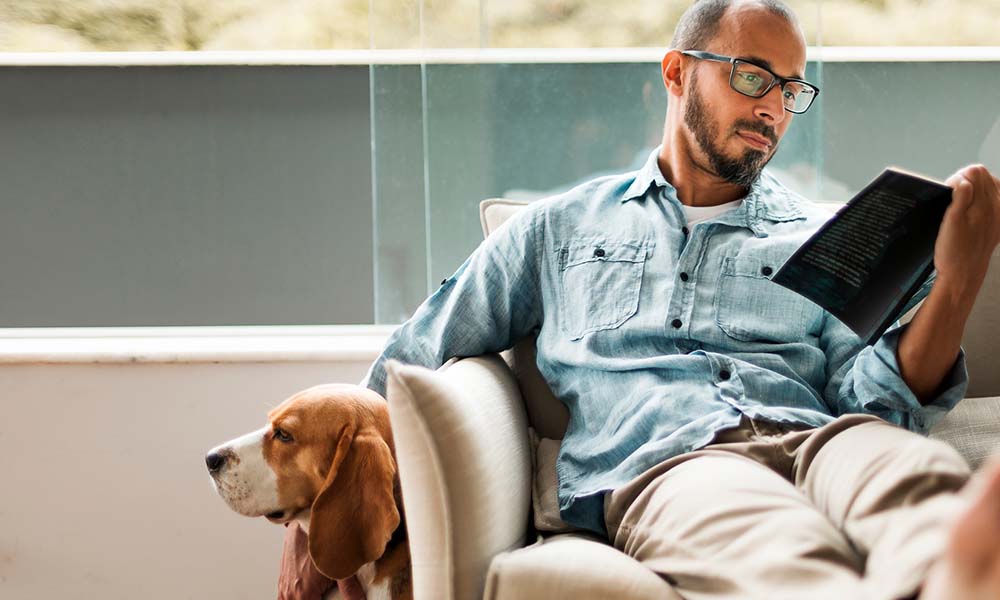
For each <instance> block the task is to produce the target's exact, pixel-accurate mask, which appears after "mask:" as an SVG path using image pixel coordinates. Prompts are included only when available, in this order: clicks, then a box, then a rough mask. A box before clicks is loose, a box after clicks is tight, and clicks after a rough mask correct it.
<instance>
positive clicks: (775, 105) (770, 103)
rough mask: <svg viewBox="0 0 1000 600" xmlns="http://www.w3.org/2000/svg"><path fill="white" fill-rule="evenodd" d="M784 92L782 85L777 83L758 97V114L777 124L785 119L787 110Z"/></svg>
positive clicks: (761, 117) (755, 111)
mask: <svg viewBox="0 0 1000 600" xmlns="http://www.w3.org/2000/svg"><path fill="white" fill-rule="evenodd" d="M783 94H784V91H782V89H781V86H779V85H776V86H774V87H773V88H771V89H770V90H768V91H767V93H766V94H764V95H763V96H761V97H760V98H758V99H757V108H756V109H755V110H754V113H755V114H756V116H757V117H758V118H760V119H765V120H767V121H770V122H771V123H775V124H777V123H781V122H782V121H783V120H785V117H786V114H787V111H786V110H785V101H784V99H783Z"/></svg>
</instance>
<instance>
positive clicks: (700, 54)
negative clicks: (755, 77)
mask: <svg viewBox="0 0 1000 600" xmlns="http://www.w3.org/2000/svg"><path fill="white" fill-rule="evenodd" d="M681 54H683V55H685V56H691V57H694V58H698V59H701V60H711V61H715V62H724V63H730V64H732V70H731V71H730V72H729V87H730V88H732V90H733V91H734V92H737V93H739V94H743V95H744V96H747V97H749V98H763V97H764V96H766V95H767V94H768V92H770V91H771V89H772V88H773V87H774V86H776V85H778V84H779V83H780V84H781V91H782V92H784V91H785V84H786V83H788V82H794V83H802V84H805V85H807V86H809V87H811V88H812V89H814V90H816V93H815V94H814V95H813V99H812V100H811V101H810V102H809V106H807V107H806V108H805V110H802V111H798V110H792V109H790V108H788V107H787V106H785V102H784V101H782V102H781V106H782V108H784V109H785V110H787V111H788V112H790V113H793V114H796V115H801V114H802V113H804V112H806V111H807V110H809V109H810V108H812V105H813V104H814V103H815V102H816V98H818V97H819V88H818V87H817V86H816V85H815V84H812V83H809V82H808V81H806V80H805V79H798V78H796V77H779V76H777V75H775V74H774V72H773V71H772V70H771V69H768V68H767V67H765V66H763V65H759V64H757V63H755V62H754V61H752V60H747V59H745V58H734V57H732V56H723V55H721V54H712V53H711V52H705V51H704V50H681ZM737 61H739V62H743V63H747V64H748V65H753V66H755V67H757V68H758V69H763V70H764V71H767V73H768V74H769V75H770V76H771V77H772V78H773V79H772V81H771V85H769V86H767V89H765V90H764V91H763V92H761V94H760V95H759V96H751V95H750V94H748V93H746V92H743V91H740V90H738V89H736V86H734V85H733V78H734V77H736V63H737Z"/></svg>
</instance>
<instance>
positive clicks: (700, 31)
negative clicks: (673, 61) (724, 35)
mask: <svg viewBox="0 0 1000 600" xmlns="http://www.w3.org/2000/svg"><path fill="white" fill-rule="evenodd" d="M736 5H755V6H758V7H760V8H763V9H764V10H766V11H768V12H770V13H772V14H773V15H775V16H778V17H781V18H783V19H785V20H786V21H788V23H789V24H791V25H792V26H793V27H795V28H796V29H801V26H800V25H799V20H798V17H796V16H795V13H793V12H792V9H791V8H789V7H788V5H787V4H785V3H784V2H781V1H780V0H697V1H696V2H695V3H694V4H692V5H691V6H690V7H689V8H688V9H687V10H686V11H684V14H683V15H681V18H680V20H679V21H678V22H677V27H676V28H675V29H674V39H673V40H672V41H671V42H670V47H671V48H675V49H677V50H702V49H704V48H706V47H707V46H708V44H709V43H710V42H711V41H712V40H713V39H715V36H716V35H718V33H719V28H720V25H721V23H722V17H723V16H724V15H725V14H726V12H727V11H728V10H729V9H730V8H731V7H732V6H736Z"/></svg>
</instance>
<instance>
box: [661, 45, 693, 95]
mask: <svg viewBox="0 0 1000 600" xmlns="http://www.w3.org/2000/svg"><path fill="white" fill-rule="evenodd" d="M683 66H684V55H683V54H681V51H680V50H669V51H668V52H667V53H666V54H664V55H663V61H662V62H661V63H660V74H661V75H662V76H663V87H664V88H666V90H667V94H668V95H673V96H680V95H682V93H683V91H684V85H685V84H686V83H687V77H686V76H685V73H684V69H683V68H682V67H683Z"/></svg>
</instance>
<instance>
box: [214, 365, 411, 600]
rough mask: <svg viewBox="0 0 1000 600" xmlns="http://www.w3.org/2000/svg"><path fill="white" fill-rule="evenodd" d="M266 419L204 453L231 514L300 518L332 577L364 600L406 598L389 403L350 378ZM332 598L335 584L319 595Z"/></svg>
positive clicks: (296, 399)
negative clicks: (359, 591) (353, 584)
mask: <svg viewBox="0 0 1000 600" xmlns="http://www.w3.org/2000/svg"><path fill="white" fill-rule="evenodd" d="M268 421H269V422H268V424H267V426H265V427H263V428H261V429H258V430H257V431H254V432H251V433H248V434H246V435H244V436H242V437H239V438H236V439H234V440H232V441H229V442H226V443H225V444H222V445H220V446H218V447H216V448H213V449H212V450H211V451H209V453H208V455H207V456H206V463H207V465H208V469H209V472H210V474H211V476H212V482H213V484H214V486H215V489H216V491H217V492H218V493H219V495H220V496H221V497H222V499H223V500H225V502H226V504H228V505H229V507H230V508H232V509H233V510H234V511H236V512H237V513H239V514H241V515H244V516H247V517H261V516H263V517H266V518H267V519H268V520H269V521H271V522H272V523H279V524H287V523H289V522H290V521H292V520H296V521H298V522H299V523H300V524H301V525H302V527H303V529H304V530H305V531H307V532H308V536H309V556H310V557H311V558H312V561H313V564H314V565H315V566H316V568H317V569H318V570H319V572H321V573H322V574H324V575H326V576H327V577H329V578H331V579H336V580H348V579H350V578H352V577H356V578H357V580H356V581H357V583H359V584H360V585H361V587H362V588H363V589H364V591H365V595H366V597H367V600H409V599H410V598H411V597H412V587H411V580H410V552H409V544H408V543H407V540H406V529H405V524H404V521H403V505H402V501H401V495H400V489H399V477H398V475H397V470H396V458H395V449H394V446H393V442H392V433H391V431H390V425H389V412H388V406H387V404H386V401H385V399H384V398H382V396H380V395H378V394H377V393H375V392H373V391H371V390H369V389H367V388H364V387H360V386H356V385H348V384H326V385H319V386H315V387H312V388H309V389H307V390H304V391H302V392H299V393H297V394H295V395H294V396H292V397H291V398H289V399H287V400H285V401H284V402H283V403H282V404H281V405H279V406H278V407H277V408H275V409H274V410H272V411H271V412H270V413H268ZM326 597H327V598H339V597H341V595H340V594H339V593H338V588H337V587H336V586H335V587H334V588H333V589H332V590H331V592H330V593H329V594H328V595H327V596H326Z"/></svg>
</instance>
